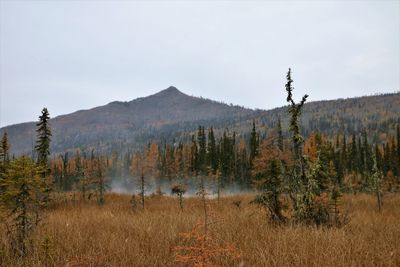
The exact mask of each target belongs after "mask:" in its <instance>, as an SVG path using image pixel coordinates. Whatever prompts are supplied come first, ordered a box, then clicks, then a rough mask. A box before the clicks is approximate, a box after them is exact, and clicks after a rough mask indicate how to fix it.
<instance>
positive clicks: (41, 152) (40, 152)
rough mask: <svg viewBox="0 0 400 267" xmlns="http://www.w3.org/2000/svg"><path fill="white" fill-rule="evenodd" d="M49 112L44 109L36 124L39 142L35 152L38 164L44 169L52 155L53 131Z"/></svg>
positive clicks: (37, 141)
mask: <svg viewBox="0 0 400 267" xmlns="http://www.w3.org/2000/svg"><path fill="white" fill-rule="evenodd" d="M49 120H50V116H49V112H48V111H47V108H43V110H42V115H40V116H39V122H38V123H37V124H36V127H37V129H36V133H37V140H36V146H35V150H36V152H37V163H38V164H39V165H41V166H43V167H46V169H47V164H48V156H49V155H50V142H51V129H50V125H49Z"/></svg>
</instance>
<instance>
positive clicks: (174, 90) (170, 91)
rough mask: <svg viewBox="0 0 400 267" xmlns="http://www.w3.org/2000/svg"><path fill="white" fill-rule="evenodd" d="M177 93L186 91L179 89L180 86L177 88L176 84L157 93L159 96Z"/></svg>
mask: <svg viewBox="0 0 400 267" xmlns="http://www.w3.org/2000/svg"><path fill="white" fill-rule="evenodd" d="M176 94H184V93H182V92H181V91H179V90H178V88H176V87H175V86H170V87H168V88H167V89H164V90H162V91H160V92H158V93H156V95H158V96H165V95H176Z"/></svg>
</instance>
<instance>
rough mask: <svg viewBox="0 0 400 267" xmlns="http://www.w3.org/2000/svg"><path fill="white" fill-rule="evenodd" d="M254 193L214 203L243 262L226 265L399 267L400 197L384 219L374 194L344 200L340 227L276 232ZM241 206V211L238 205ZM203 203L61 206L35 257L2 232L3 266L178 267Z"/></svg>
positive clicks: (218, 231)
mask: <svg viewBox="0 0 400 267" xmlns="http://www.w3.org/2000/svg"><path fill="white" fill-rule="evenodd" d="M253 198H254V196H251V195H238V196H232V197H226V198H221V200H220V202H219V204H218V203H217V201H216V200H210V206H211V209H212V211H213V212H214V213H215V214H216V216H217V217H218V219H219V221H218V223H216V224H215V225H213V226H212V227H211V229H210V231H212V232H213V235H214V237H215V238H216V239H217V240H221V242H223V243H229V244H235V246H236V249H237V250H238V251H239V252H240V255H241V258H240V259H239V260H235V261H232V260H231V259H229V258H221V259H219V262H218V264H219V265H221V266H400V196H399V195H386V196H385V199H384V207H383V211H382V212H381V213H379V212H378V211H377V207H376V200H375V198H374V197H372V196H368V195H357V196H345V198H344V203H345V204H344V207H343V208H344V209H347V210H348V211H349V215H350V217H351V220H350V222H349V224H347V225H346V226H344V227H342V228H324V227H321V228H316V227H306V226H295V225H293V226H281V227H279V226H273V225H270V224H269V223H268V220H267V218H266V216H267V215H266V213H265V212H264V211H263V210H262V209H260V208H259V207H257V206H255V205H254V204H249V202H250V201H251V200H252V199H253ZM238 201H241V202H240V203H241V205H236V204H234V203H238ZM201 205H202V204H201V201H200V200H199V199H197V198H190V199H185V206H184V210H183V211H181V209H180V207H179V203H178V200H177V199H176V198H172V197H165V196H162V197H160V196H156V197H148V198H147V199H146V208H145V210H141V209H140V208H137V209H136V210H133V209H132V207H131V205H130V196H125V195H116V194H107V195H106V198H105V205H104V206H102V207H99V206H98V205H97V204H96V202H95V201H92V202H82V201H75V202H74V201H72V199H70V200H67V201H61V200H59V201H58V202H57V203H56V204H54V206H53V207H51V208H50V210H49V211H48V212H47V213H46V214H45V216H44V219H43V221H42V223H41V226H40V227H39V228H38V229H37V230H36V232H35V234H34V235H33V236H32V237H31V240H30V242H31V248H32V250H31V251H30V254H29V256H28V257H26V258H24V259H15V258H12V257H11V255H10V254H9V252H8V249H7V245H6V244H7V237H6V229H5V227H4V225H2V226H0V227H1V228H0V242H1V245H0V257H1V262H2V263H1V264H2V265H3V266H46V265H47V266H177V265H178V263H177V262H175V261H174V248H175V247H177V246H179V245H183V244H182V243H181V242H182V240H181V238H180V235H179V233H184V232H190V231H191V230H192V229H193V228H194V226H195V225H196V224H197V223H198V221H199V220H200V219H201V218H202V208H201Z"/></svg>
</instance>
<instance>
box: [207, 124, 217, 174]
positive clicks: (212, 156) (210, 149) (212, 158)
mask: <svg viewBox="0 0 400 267" xmlns="http://www.w3.org/2000/svg"><path fill="white" fill-rule="evenodd" d="M207 155H208V164H209V165H210V167H211V169H212V172H213V174H215V173H216V171H217V169H218V159H217V147H216V143H215V136H214V130H213V127H211V128H210V130H209V131H208V144H207Z"/></svg>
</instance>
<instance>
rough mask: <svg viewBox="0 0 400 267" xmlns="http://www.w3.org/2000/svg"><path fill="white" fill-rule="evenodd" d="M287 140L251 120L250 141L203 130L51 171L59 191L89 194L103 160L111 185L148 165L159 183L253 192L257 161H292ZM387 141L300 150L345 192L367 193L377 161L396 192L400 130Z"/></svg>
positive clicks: (67, 159) (363, 138)
mask: <svg viewBox="0 0 400 267" xmlns="http://www.w3.org/2000/svg"><path fill="white" fill-rule="evenodd" d="M285 136H286V135H285V134H284V131H283V129H282V127H281V124H280V122H278V124H277V126H276V128H275V129H273V130H272V131H270V134H268V135H263V134H261V133H260V131H258V130H257V126H256V123H255V122H253V126H252V130H251V133H250V136H248V137H243V136H238V135H237V134H236V133H235V132H230V131H229V130H225V131H224V132H223V133H222V136H219V137H216V136H215V134H214V131H213V128H212V127H211V128H209V129H205V128H204V127H203V126H199V128H198V131H197V133H196V134H193V135H192V136H191V141H190V142H186V143H182V142H179V143H177V142H171V143H166V142H164V143H159V144H157V143H149V144H148V145H147V146H146V148H145V149H144V150H143V151H137V152H134V153H126V154H119V153H118V152H117V151H114V152H113V153H112V154H111V155H110V156H100V155H97V154H96V153H95V152H91V153H84V152H80V151H77V152H76V153H75V154H74V155H71V154H70V153H65V154H63V155H60V156H58V157H56V158H54V159H52V160H51V162H50V168H51V173H52V176H53V178H54V183H55V186H56V187H57V188H58V189H59V190H61V191H71V190H76V191H78V190H81V191H82V190H83V192H87V191H90V190H91V189H92V188H93V187H95V186H94V185H93V183H91V182H90V181H91V180H95V177H91V176H92V173H93V171H92V169H93V166H95V165H96V164H94V163H93V162H95V161H99V158H101V160H100V161H101V162H102V165H103V166H104V176H105V177H107V178H108V182H110V181H111V180H118V181H120V182H122V184H124V183H126V184H127V185H128V184H129V183H132V181H133V180H132V178H133V177H139V176H140V175H139V172H138V168H142V167H141V166H146V167H145V169H146V170H145V171H144V173H143V174H144V175H146V174H147V173H151V175H149V176H151V177H152V178H154V181H155V183H156V184H157V183H160V184H161V183H163V182H164V181H170V182H174V181H176V180H177V179H183V180H185V178H188V177H197V176H208V177H216V176H218V179H220V182H221V186H222V187H223V186H225V185H229V184H232V183H234V184H235V185H239V186H240V187H242V188H243V189H251V188H253V187H254V179H255V174H254V173H257V172H260V171H261V172H262V170H260V168H262V165H260V164H255V162H262V161H268V160H267V159H268V157H267V155H274V154H276V153H281V154H284V155H286V157H287V158H293V150H294V147H293V145H291V144H290V140H288V138H286V137H285ZM387 139H388V140H389V141H388V142H385V143H382V144H380V143H373V142H372V141H371V140H369V138H368V137H367V134H366V132H365V131H363V132H361V133H357V134H356V133H354V134H353V135H351V136H346V135H337V136H336V137H335V138H333V139H332V138H328V137H326V136H325V135H323V134H320V133H312V134H310V136H309V137H308V138H307V139H306V140H305V141H304V144H303V145H302V151H303V152H304V155H306V156H308V157H309V158H310V160H311V161H313V160H314V159H315V157H316V154H317V151H318V153H319V154H320V157H321V161H322V162H323V163H324V166H326V168H327V172H328V176H329V179H330V181H331V182H332V183H337V184H338V185H339V186H340V187H341V188H342V190H344V191H347V192H360V191H365V190H367V189H368V177H370V176H371V174H372V173H373V167H374V159H375V160H376V162H377V168H378V169H379V170H380V171H381V172H382V173H383V176H384V181H383V182H384V185H385V189H386V190H388V191H398V190H399V189H400V145H399V144H400V130H399V126H397V130H396V135H395V136H390V135H389V136H388V137H387ZM288 162H290V160H289V161H288ZM288 164H289V163H288ZM138 166H139V167H138ZM143 168H144V167H143ZM146 176H147V175H146Z"/></svg>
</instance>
